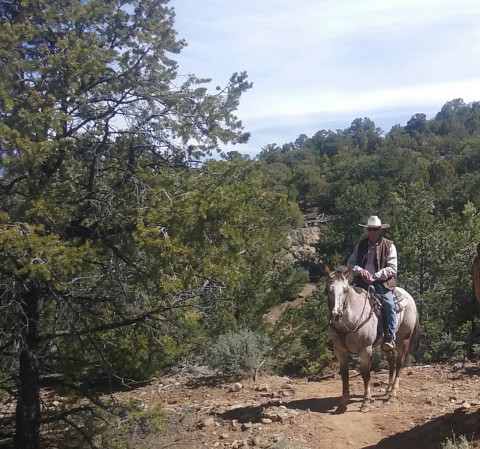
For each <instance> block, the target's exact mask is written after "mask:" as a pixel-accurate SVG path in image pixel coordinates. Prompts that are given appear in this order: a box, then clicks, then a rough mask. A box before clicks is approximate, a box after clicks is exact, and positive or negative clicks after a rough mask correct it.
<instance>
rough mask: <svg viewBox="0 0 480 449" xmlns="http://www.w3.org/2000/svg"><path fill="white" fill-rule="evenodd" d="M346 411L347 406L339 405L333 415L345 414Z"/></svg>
mask: <svg viewBox="0 0 480 449" xmlns="http://www.w3.org/2000/svg"><path fill="white" fill-rule="evenodd" d="M346 411H347V406H346V405H344V404H341V405H339V406H338V407H337V409H336V410H335V414H336V415H341V414H342V413H345V412H346Z"/></svg>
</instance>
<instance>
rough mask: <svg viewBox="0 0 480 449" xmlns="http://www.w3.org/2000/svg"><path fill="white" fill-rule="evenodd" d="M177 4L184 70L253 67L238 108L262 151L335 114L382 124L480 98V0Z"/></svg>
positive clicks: (209, 73) (323, 124)
mask: <svg viewBox="0 0 480 449" xmlns="http://www.w3.org/2000/svg"><path fill="white" fill-rule="evenodd" d="M171 6H173V7H174V8H175V10H176V12H177V19H176V29H177V31H178V33H179V37H184V38H185V39H186V40H187V42H188V44H189V46H188V47H187V48H186V49H185V50H184V51H183V52H182V55H180V57H179V58H178V59H179V62H180V68H181V70H180V71H181V72H190V73H195V74H196V75H197V76H200V77H211V78H212V79H213V81H212V85H213V86H215V85H217V84H225V83H226V82H227V80H228V78H229V77H230V75H231V74H232V73H233V72H235V71H242V70H246V71H247V72H248V74H249V79H250V80H251V81H253V83H254V87H253V89H252V90H251V91H249V92H247V93H246V94H245V96H244V98H243V99H242V102H241V105H240V108H239V110H238V116H239V118H240V119H242V120H243V122H244V125H245V127H246V130H250V131H252V139H251V143H250V144H249V145H247V146H245V147H244V146H240V147H236V149H237V150H238V151H246V152H249V153H251V154H254V153H258V151H259V150H260V149H261V147H263V146H265V145H266V144H268V143H272V142H277V143H279V144H281V143H285V142H288V141H292V140H295V138H296V137H297V136H298V135H299V134H302V133H305V134H307V135H308V134H309V133H308V132H307V129H308V130H310V129H311V127H312V126H316V129H313V131H311V132H316V131H318V130H321V129H329V128H330V126H329V124H332V122H333V121H335V120H336V119H334V118H332V117H337V118H338V119H339V120H340V119H341V118H344V119H345V120H346V123H345V125H343V126H340V127H341V128H345V127H348V126H349V125H350V123H351V121H352V120H353V119H354V118H356V117H359V116H362V117H363V116H369V117H370V118H371V119H372V120H373V121H375V123H377V121H376V120H375V116H376V115H378V116H381V117H389V118H390V120H391V121H392V123H391V125H392V126H393V125H394V124H395V123H399V121H398V120H399V119H400V118H402V119H403V118H404V117H405V114H406V111H408V110H409V109H410V111H411V113H410V116H408V118H410V117H411V116H412V115H413V114H415V113H417V112H425V113H426V112H427V110H428V111H430V110H436V111H438V110H439V109H440V108H441V106H442V105H443V104H444V103H446V102H447V101H450V100H452V99H454V98H463V99H464V100H465V101H467V102H469V101H476V100H480V82H479V81H480V57H479V56H480V27H479V26H478V25H479V24H480V2H478V0H457V1H455V2H453V1H451V0H342V1H341V2H339V1H337V0H327V1H326V0H320V1H319V0H297V1H296V2H292V1H290V0H288V1H287V0H275V1H273V0H262V1H261V2H258V1H256V0H242V1H241V2H239V1H237V0H203V1H202V2H198V1H197V0H177V1H176V0H172V2H171ZM433 108H436V109H433ZM396 110H397V111H398V114H397V116H398V117H399V119H397V120H395V111H396ZM408 118H407V120H408ZM284 121H286V122H287V125H286V126H278V123H279V122H284ZM289 124H291V125H289ZM401 124H405V123H401ZM387 128H388V129H389V128H390V127H387ZM388 129H387V130H388ZM274 133H278V134H275V135H274ZM272 137H273V138H274V140H272Z"/></svg>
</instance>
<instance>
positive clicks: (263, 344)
mask: <svg viewBox="0 0 480 449" xmlns="http://www.w3.org/2000/svg"><path fill="white" fill-rule="evenodd" d="M270 349H271V346H270V341H269V338H268V337H267V336H265V335H259V334H256V333H254V332H252V331H251V330H249V329H240V330H238V331H235V332H229V333H227V334H223V335H220V336H219V337H218V339H217V340H216V341H215V342H214V343H213V345H212V346H211V347H210V348H209V350H208V351H207V352H206V354H205V363H206V364H207V365H208V366H209V367H210V368H213V369H217V370H220V371H222V372H223V373H224V374H226V375H228V376H231V377H235V378H239V377H243V376H245V375H251V374H253V373H254V371H255V368H256V367H257V366H259V365H260V363H262V362H263V361H264V360H267V361H268V357H267V355H268V353H269V351H270ZM267 365H268V364H267Z"/></svg>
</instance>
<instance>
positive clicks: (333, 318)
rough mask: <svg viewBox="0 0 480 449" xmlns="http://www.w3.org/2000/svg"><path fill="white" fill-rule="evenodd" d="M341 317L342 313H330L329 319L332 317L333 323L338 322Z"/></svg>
mask: <svg viewBox="0 0 480 449" xmlns="http://www.w3.org/2000/svg"><path fill="white" fill-rule="evenodd" d="M341 318H342V313H341V312H340V313H332V316H331V319H332V322H334V323H338V322H339V321H340V320H341Z"/></svg>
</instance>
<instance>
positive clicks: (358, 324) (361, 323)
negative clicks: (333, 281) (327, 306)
mask: <svg viewBox="0 0 480 449" xmlns="http://www.w3.org/2000/svg"><path fill="white" fill-rule="evenodd" d="M352 288H353V287H351V286H348V289H347V293H346V295H345V299H344V301H343V305H342V316H341V317H340V319H339V320H338V321H333V320H332V319H331V316H332V311H331V310H330V323H331V324H332V325H333V328H334V329H335V330H336V331H337V332H339V333H340V329H338V328H337V326H336V324H338V323H340V324H341V325H342V326H343V328H344V333H350V332H356V331H358V330H359V329H360V328H361V327H363V326H364V325H365V324H367V323H368V321H369V320H370V318H371V317H372V315H373V314H374V312H375V310H374V307H373V306H371V308H370V312H369V314H368V315H367V317H366V318H365V319H364V320H363V321H361V319H362V316H363V313H364V312H365V309H366V307H367V303H368V302H369V301H368V297H369V293H368V292H367V291H366V292H365V301H364V303H363V309H362V313H360V316H359V317H358V320H357V322H356V323H355V324H354V325H353V327H349V326H347V325H346V324H345V323H344V322H343V317H344V315H345V311H346V310H347V306H348V299H349V297H350V292H351V290H352ZM327 295H328V294H327Z"/></svg>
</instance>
